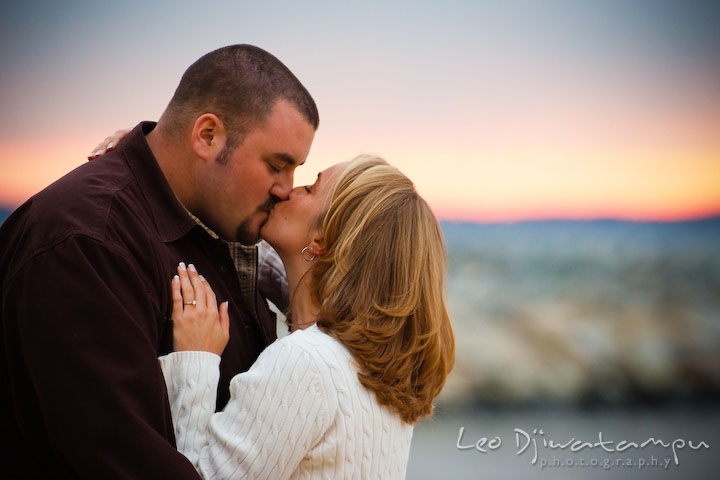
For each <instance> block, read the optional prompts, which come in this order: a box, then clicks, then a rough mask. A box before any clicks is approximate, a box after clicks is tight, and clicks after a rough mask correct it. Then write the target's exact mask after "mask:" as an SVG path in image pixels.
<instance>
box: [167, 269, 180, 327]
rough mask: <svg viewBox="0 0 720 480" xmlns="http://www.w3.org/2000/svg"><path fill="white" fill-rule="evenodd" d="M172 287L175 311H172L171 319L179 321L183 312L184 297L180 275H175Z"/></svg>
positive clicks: (171, 283)
mask: <svg viewBox="0 0 720 480" xmlns="http://www.w3.org/2000/svg"><path fill="white" fill-rule="evenodd" d="M170 286H171V289H172V301H173V309H172V315H171V318H172V320H173V321H177V320H178V318H179V316H180V315H182V311H183V297H182V292H181V291H180V277H179V276H178V275H175V276H174V277H173V279H172V281H171V282H170Z"/></svg>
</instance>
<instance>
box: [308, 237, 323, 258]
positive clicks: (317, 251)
mask: <svg viewBox="0 0 720 480" xmlns="http://www.w3.org/2000/svg"><path fill="white" fill-rule="evenodd" d="M308 247H310V248H309V249H308V250H310V252H311V253H312V254H313V255H316V256H318V257H319V256H321V255H325V254H326V253H327V246H326V245H325V239H324V238H323V236H322V233H320V232H315V234H314V235H313V237H312V240H310V245H308Z"/></svg>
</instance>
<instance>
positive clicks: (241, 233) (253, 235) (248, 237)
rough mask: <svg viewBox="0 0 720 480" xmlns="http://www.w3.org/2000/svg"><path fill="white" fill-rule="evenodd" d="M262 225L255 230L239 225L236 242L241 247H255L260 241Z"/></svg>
mask: <svg viewBox="0 0 720 480" xmlns="http://www.w3.org/2000/svg"><path fill="white" fill-rule="evenodd" d="M261 227H262V225H260V226H258V227H255V228H249V226H247V225H240V228H238V230H237V240H236V241H237V242H239V243H241V244H243V245H247V246H250V245H255V244H256V243H258V242H259V241H260V228H261Z"/></svg>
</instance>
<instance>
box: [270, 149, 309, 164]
mask: <svg viewBox="0 0 720 480" xmlns="http://www.w3.org/2000/svg"><path fill="white" fill-rule="evenodd" d="M270 156H271V157H272V158H275V159H277V160H280V161H281V162H285V163H288V164H290V165H298V162H297V161H295V157H293V156H292V155H290V154H289V153H281V152H278V153H273V154H272V155H270ZM300 165H302V164H300Z"/></svg>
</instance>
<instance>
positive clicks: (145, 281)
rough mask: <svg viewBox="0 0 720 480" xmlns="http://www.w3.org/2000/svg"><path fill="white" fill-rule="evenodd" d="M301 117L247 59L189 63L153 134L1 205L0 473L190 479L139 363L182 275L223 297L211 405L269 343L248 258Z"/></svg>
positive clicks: (294, 154)
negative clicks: (225, 333)
mask: <svg viewBox="0 0 720 480" xmlns="http://www.w3.org/2000/svg"><path fill="white" fill-rule="evenodd" d="M317 125H318V113H317V109H316V106H315V103H314V101H313V99H312V98H311V97H310V95H309V93H308V92H307V91H306V90H305V88H304V87H303V86H302V84H301V83H300V82H299V81H298V80H297V78H295V76H294V75H293V74H292V73H291V72H290V71H289V70H288V69H287V68H286V67H285V66H284V65H283V64H282V63H281V62H280V61H279V60H277V59H276V58H275V57H273V56H272V55H270V54H269V53H267V52H265V51H263V50H261V49H259V48H256V47H252V46H247V45H236V46H230V47H225V48H222V49H219V50H216V51H214V52H211V53H209V54H207V55H205V56H204V57H202V58H201V59H199V60H198V61H197V62H195V63H194V64H193V65H191V66H190V67H189V68H188V70H187V71H186V72H185V74H184V75H183V77H182V80H181V81H180V84H179V86H178V88H177V90H176V92H175V95H174V96H173V98H172V100H171V101H170V103H169V105H168V107H167V109H166V110H165V112H164V113H163V115H162V117H161V118H160V120H159V121H158V123H157V125H155V124H153V123H150V122H143V123H141V124H139V125H138V126H137V127H135V129H134V130H133V131H132V132H130V134H129V135H128V137H127V138H126V139H125V140H124V141H123V142H122V143H121V145H120V146H119V147H118V148H117V149H116V150H115V151H113V152H111V153H109V154H107V155H105V156H104V157H103V158H102V159H99V160H96V161H93V162H91V163H88V164H85V165H83V166H81V167H79V168H77V169H76V170H74V171H73V172H71V173H69V174H68V175H66V176H65V177H63V178H61V179H60V180H58V181H57V182H55V183H54V184H52V185H50V186H49V187H47V188H46V189H45V190H43V191H42V192H40V193H38V194H37V195H35V196H34V197H33V198H31V199H30V200H29V201H28V202H26V203H25V204H24V205H22V206H21V207H20V208H18V209H17V210H16V211H15V212H14V213H13V215H12V216H11V217H10V218H8V219H7V220H6V222H5V223H4V224H3V226H2V228H0V285H1V286H2V297H1V300H0V302H1V303H0V322H1V324H2V330H1V332H2V333H1V337H0V399H1V400H0V402H2V403H0V438H2V444H1V445H0V449H1V450H2V451H3V453H4V454H5V455H6V456H7V458H5V459H1V461H2V465H0V469H2V470H5V474H3V475H0V476H2V477H3V478H8V477H10V478H15V477H22V478H35V477H41V478H97V479H99V478H102V479H110V478H153V479H161V478H173V479H182V478H197V473H196V472H195V470H194V469H193V467H192V465H191V464H190V463H189V462H188V461H187V460H186V459H185V458H184V457H183V456H182V455H181V454H180V453H178V452H177V451H176V450H175V448H174V445H175V438H174V433H173V426H172V421H171V417H170V410H169V406H168V403H167V392H166V389H165V384H164V380H163V377H162V372H161V370H160V367H159V365H158V361H157V356H158V355H160V354H164V353H167V352H169V351H171V350H172V324H171V323H170V322H169V318H170V313H171V311H172V305H171V294H170V279H171V278H172V276H173V274H174V273H175V269H176V267H177V265H178V262H180V261H184V262H186V263H193V264H194V265H195V266H196V267H197V269H198V270H199V271H200V272H201V273H202V274H203V275H204V276H205V278H207V280H208V282H210V285H212V287H213V289H214V290H215V292H216V294H217V296H218V300H220V301H224V300H229V302H230V319H231V324H230V344H229V345H228V347H227V348H226V350H225V352H224V354H223V358H222V367H221V382H220V383H221V385H220V386H219V390H218V404H219V406H222V405H224V403H225V402H226V401H227V399H228V395H229V394H228V383H229V380H230V378H232V376H233V375H235V374H236V373H238V372H240V371H244V370H247V368H249V366H250V365H251V364H252V362H253V361H254V360H255V358H256V357H257V356H258V355H259V353H260V352H261V351H262V349H263V348H264V347H265V346H266V345H268V344H269V343H270V342H272V340H273V339H274V338H275V325H274V320H273V318H272V316H271V314H270V312H269V310H268V308H267V304H266V303H265V302H264V301H263V299H262V298H261V297H260V295H259V293H258V283H257V278H256V262H257V250H256V249H255V247H249V248H248V247H241V246H239V245H237V244H233V243H228V242H226V240H228V241H233V242H234V241H239V242H241V243H243V244H245V245H252V244H254V243H256V242H257V241H258V239H259V230H260V227H261V226H262V225H263V223H264V222H265V221H266V220H267V217H268V211H269V209H270V208H272V206H273V205H274V203H275V202H277V201H279V200H283V199H286V198H287V196H288V194H289V192H290V190H291V189H292V184H293V173H294V170H295V168H296V167H297V166H298V165H301V164H302V163H303V162H304V161H305V158H306V157H307V154H308V151H309V149H310V145H311V144H312V140H313V137H314V132H315V130H316V128H317Z"/></svg>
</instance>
